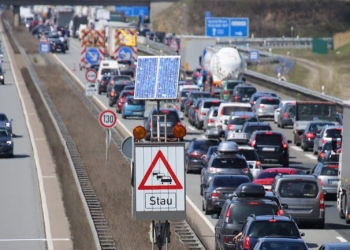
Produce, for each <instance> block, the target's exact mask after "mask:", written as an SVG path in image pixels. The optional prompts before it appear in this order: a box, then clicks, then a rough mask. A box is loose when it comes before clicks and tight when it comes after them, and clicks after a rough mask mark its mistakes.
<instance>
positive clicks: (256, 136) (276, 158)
mask: <svg viewBox="0 0 350 250" xmlns="http://www.w3.org/2000/svg"><path fill="white" fill-rule="evenodd" d="M289 143H291V141H290V140H287V138H286V137H285V136H284V135H283V134H282V133H281V132H277V131H255V132H254V133H253V134H252V136H251V137H250V140H249V142H248V144H249V145H250V146H251V147H253V148H255V149H256V151H257V153H258V155H259V158H260V160H261V162H262V163H266V162H276V163H279V164H282V165H283V167H289V145H288V144H289Z"/></svg>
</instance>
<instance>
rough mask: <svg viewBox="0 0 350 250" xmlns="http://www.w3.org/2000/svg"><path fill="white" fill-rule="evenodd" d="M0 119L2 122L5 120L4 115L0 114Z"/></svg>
mask: <svg viewBox="0 0 350 250" xmlns="http://www.w3.org/2000/svg"><path fill="white" fill-rule="evenodd" d="M0 121H2V122H4V121H7V117H6V115H4V114H0Z"/></svg>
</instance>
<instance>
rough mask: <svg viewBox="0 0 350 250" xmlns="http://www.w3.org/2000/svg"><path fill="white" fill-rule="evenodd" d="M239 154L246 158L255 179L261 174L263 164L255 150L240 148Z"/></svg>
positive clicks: (245, 147)
mask: <svg viewBox="0 0 350 250" xmlns="http://www.w3.org/2000/svg"><path fill="white" fill-rule="evenodd" d="M238 148H239V152H240V153H241V154H242V155H243V156H244V157H245V159H246V160H247V163H248V165H249V168H250V172H251V173H252V175H253V178H254V179H255V178H256V177H257V176H258V175H259V174H260V173H261V172H262V170H263V169H262V167H261V162H260V159H259V156H258V153H257V152H256V150H255V148H253V147H250V146H239V147H238Z"/></svg>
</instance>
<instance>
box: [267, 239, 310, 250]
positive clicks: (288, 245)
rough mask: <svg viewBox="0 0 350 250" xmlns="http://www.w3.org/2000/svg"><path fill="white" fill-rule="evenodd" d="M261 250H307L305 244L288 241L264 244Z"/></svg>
mask: <svg viewBox="0 0 350 250" xmlns="http://www.w3.org/2000/svg"><path fill="white" fill-rule="evenodd" d="M260 249H268V250H280V249H288V250H289V249H291V250H307V247H306V246H305V244H304V243H301V242H288V241H271V240H269V241H268V242H263V243H262V244H261V248H260Z"/></svg>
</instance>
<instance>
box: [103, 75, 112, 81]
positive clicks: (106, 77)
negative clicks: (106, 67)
mask: <svg viewBox="0 0 350 250" xmlns="http://www.w3.org/2000/svg"><path fill="white" fill-rule="evenodd" d="M109 80H111V76H103V77H102V81H105V82H109Z"/></svg>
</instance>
